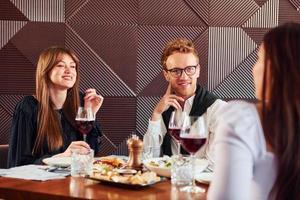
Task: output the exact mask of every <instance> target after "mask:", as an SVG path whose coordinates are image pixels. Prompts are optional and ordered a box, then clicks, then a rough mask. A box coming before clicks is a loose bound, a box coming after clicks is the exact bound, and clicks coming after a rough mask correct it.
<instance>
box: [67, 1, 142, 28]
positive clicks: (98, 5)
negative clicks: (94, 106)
mask: <svg viewBox="0 0 300 200" xmlns="http://www.w3.org/2000/svg"><path fill="white" fill-rule="evenodd" d="M68 15H69V14H68ZM137 18H138V1H137V0H113V1H99V0H90V1H86V2H85V3H84V4H83V5H82V6H81V7H80V8H79V9H78V10H76V12H74V13H73V14H71V15H70V16H68V18H67V19H66V20H67V22H68V23H81V24H83V23H84V24H87V23H88V24H110V25H137V21H138V19H137Z"/></svg>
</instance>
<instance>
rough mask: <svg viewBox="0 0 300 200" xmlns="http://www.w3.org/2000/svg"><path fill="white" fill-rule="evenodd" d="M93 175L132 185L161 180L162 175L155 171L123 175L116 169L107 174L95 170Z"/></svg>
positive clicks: (101, 178)
mask: <svg viewBox="0 0 300 200" xmlns="http://www.w3.org/2000/svg"><path fill="white" fill-rule="evenodd" d="M93 177H94V178H97V179H100V180H105V181H112V182H116V183H126V184H132V185H143V184H150V183H153V182H158V181H160V177H158V176H157V175H156V173H155V172H143V173H142V172H141V171H139V172H138V173H136V174H135V175H121V174H118V173H117V172H115V171H110V172H108V173H107V174H101V173H99V172H94V176H93Z"/></svg>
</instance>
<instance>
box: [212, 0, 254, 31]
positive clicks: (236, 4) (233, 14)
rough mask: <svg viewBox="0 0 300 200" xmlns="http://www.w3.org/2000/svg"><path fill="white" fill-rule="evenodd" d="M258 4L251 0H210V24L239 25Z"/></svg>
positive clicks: (250, 14) (252, 12) (251, 13)
mask: <svg viewBox="0 0 300 200" xmlns="http://www.w3.org/2000/svg"><path fill="white" fill-rule="evenodd" d="M258 9H259V6H258V5H257V4H256V3H255V2H254V1H253V0H243V1H223V0H211V1H210V22H209V25H210V26H223V27H224V26H230V27H236V26H241V25H242V24H243V23H244V22H245V21H247V19H249V17H251V16H252V15H253V14H254V13H255V12H256V11H257V10H258Z"/></svg>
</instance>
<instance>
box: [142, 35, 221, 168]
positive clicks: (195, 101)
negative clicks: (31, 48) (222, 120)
mask: <svg viewBox="0 0 300 200" xmlns="http://www.w3.org/2000/svg"><path fill="white" fill-rule="evenodd" d="M161 64H162V66H163V74H164V77H165V79H166V81H167V82H169V85H168V88H167V91H166V93H165V94H164V96H163V97H162V98H161V100H160V101H159V103H158V104H157V105H156V107H155V108H154V111H153V113H152V116H151V119H150V121H149V126H148V130H147V133H146V134H145V135H144V146H145V147H147V146H151V147H152V148H154V149H160V150H161V151H156V152H154V156H155V157H158V156H160V155H169V156H171V155H174V154H178V146H177V143H176V141H175V140H174V139H173V138H172V137H171V136H170V135H169V134H167V127H168V124H169V120H170V115H171V113H172V111H174V110H176V112H182V111H184V112H186V113H189V115H191V116H202V115H203V117H204V118H205V122H206V123H207V126H208V131H209V136H208V138H209V139H208V142H207V144H206V145H204V146H203V147H202V148H201V149H200V150H199V151H198V152H197V154H196V156H197V157H199V158H206V159H208V160H209V161H210V164H213V163H214V161H213V157H214V156H213V152H212V151H213V149H212V148H213V146H212V145H211V143H212V140H213V134H214V132H215V128H216V122H217V114H216V113H217V110H219V109H220V108H221V107H222V106H225V105H226V102H224V101H222V100H220V99H218V98H217V97H216V96H215V95H213V94H212V93H210V92H208V91H207V90H206V89H204V88H203V87H201V86H200V85H199V84H197V79H198V77H199V75H200V65H199V57H198V54H197V50H196V49H195V47H194V44H193V43H192V42H191V41H189V40H187V39H175V40H173V41H171V42H169V43H168V44H167V45H166V47H165V49H164V51H163V54H162V58H161ZM181 153H184V154H185V153H186V152H184V150H183V148H181Z"/></svg>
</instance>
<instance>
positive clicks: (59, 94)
mask: <svg viewBox="0 0 300 200" xmlns="http://www.w3.org/2000/svg"><path fill="white" fill-rule="evenodd" d="M102 102H103V97H102V96H101V95H97V94H96V91H95V89H87V90H86V91H85V94H83V93H80V92H79V60H78V58H77V57H76V55H75V54H74V52H72V51H71V50H69V49H66V48H63V47H56V46H54V47H50V48H48V49H45V50H44V51H43V52H42V53H41V54H40V56H39V60H38V63H37V70H36V94H35V95H32V96H25V97H24V98H23V99H22V100H21V101H20V102H19V103H18V104H17V105H16V108H15V111H14V115H13V120H12V127H11V137H10V146H9V159H8V166H9V167H13V166H19V165H25V164H32V163H34V164H41V163H42V160H43V159H44V158H47V157H51V156H70V155H71V151H72V150H73V149H77V150H80V151H82V152H84V151H89V149H90V148H92V149H94V150H95V153H97V152H98V151H99V137H100V136H101V131H100V128H99V125H98V124H97V123H95V124H94V126H93V128H92V130H91V132H90V133H89V134H88V137H87V143H86V142H84V141H82V139H83V136H82V135H81V134H80V133H79V132H78V131H77V128H76V126H75V117H76V112H77V109H78V107H79V106H82V105H84V104H85V103H86V104H89V105H90V106H91V107H92V110H93V112H94V114H96V113H97V111H98V110H99V109H100V107H101V105H102Z"/></svg>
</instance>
